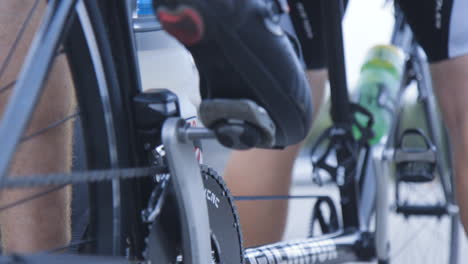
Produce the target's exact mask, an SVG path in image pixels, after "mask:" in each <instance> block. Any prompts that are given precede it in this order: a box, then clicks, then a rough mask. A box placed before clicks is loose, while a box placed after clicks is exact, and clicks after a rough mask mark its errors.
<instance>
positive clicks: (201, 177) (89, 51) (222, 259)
mask: <svg viewBox="0 0 468 264" xmlns="http://www.w3.org/2000/svg"><path fill="white" fill-rule="evenodd" d="M324 2H325V3H326V4H325V5H324V10H323V13H324V17H325V18H326V20H325V21H326V23H325V25H327V27H329V28H328V29H329V30H327V31H326V32H330V34H327V36H326V39H327V42H328V43H332V44H333V45H331V46H330V49H329V50H328V53H329V58H330V61H331V62H334V63H331V65H332V67H330V69H329V71H330V81H331V86H332V101H333V104H332V105H333V109H332V113H333V119H334V122H335V124H336V125H335V126H334V127H333V128H332V129H330V130H329V133H331V135H330V134H327V135H326V137H330V136H332V137H331V139H332V142H333V143H334V144H338V145H335V146H334V147H335V148H337V149H338V151H337V153H338V155H337V156H338V163H339V164H341V163H342V162H346V161H350V162H347V164H346V166H344V167H343V168H344V169H345V170H342V169H339V168H337V169H336V172H335V173H334V175H341V176H340V177H343V178H344V184H343V185H341V186H340V190H341V195H342V197H341V202H342V205H341V208H342V214H343V223H342V225H339V224H338V223H336V224H334V225H333V226H328V227H331V229H329V230H328V231H326V230H322V231H324V233H327V234H325V235H324V236H322V237H315V238H309V239H305V240H300V241H295V242H280V243H276V244H273V245H266V246H262V247H258V248H251V249H247V250H245V251H243V248H242V239H241V235H240V227H239V221H238V219H237V214H236V209H235V205H234V198H233V197H231V196H230V194H229V191H228V189H227V188H226V187H225V186H224V184H223V181H222V179H221V178H219V177H218V176H216V175H215V173H214V172H213V171H212V170H211V169H207V168H202V169H201V170H200V166H199V163H198V161H197V159H196V157H195V155H194V144H193V142H194V141H195V143H196V142H197V141H199V140H201V139H213V138H215V135H214V133H213V132H212V131H210V130H208V129H204V128H197V127H190V126H188V125H187V123H186V121H185V120H184V119H182V118H180V117H179V115H180V109H179V106H178V103H177V97H176V96H175V95H174V94H173V93H171V92H169V91H167V90H164V89H160V90H156V91H153V92H151V93H146V94H142V93H140V91H139V90H138V87H141V85H140V83H139V82H140V79H139V75H138V69H137V65H138V64H137V63H136V57H135V53H134V50H135V49H134V47H135V43H134V42H133V41H134V39H133V37H132V36H133V31H132V25H133V21H132V11H133V10H132V8H131V5H130V4H129V3H130V2H125V1H111V0H103V1H100V2H98V1H93V0H62V1H49V3H48V9H47V10H48V11H47V13H46V15H45V17H44V22H43V27H41V28H40V30H39V31H38V33H37V37H36V41H35V42H34V44H33V46H32V48H31V50H30V53H29V54H30V55H29V59H28V60H27V61H26V62H25V64H24V67H23V70H22V72H21V74H20V76H19V78H18V80H17V81H16V82H15V83H14V84H12V85H9V86H7V87H3V88H0V92H4V91H6V90H7V89H10V87H12V86H15V91H14V94H13V95H12V97H11V99H10V100H11V102H10V103H9V105H8V108H7V111H6V112H5V114H4V117H3V119H2V123H1V126H0V138H2V139H3V140H4V141H2V144H3V149H2V153H1V154H0V175H1V176H2V177H3V178H0V179H1V186H2V188H10V187H29V186H44V185H46V186H48V185H54V186H56V187H51V188H50V189H49V190H48V191H46V192H42V193H38V194H37V195H35V196H33V197H29V198H27V199H24V200H23V201H19V202H18V203H22V202H25V201H27V200H30V199H34V198H36V197H38V196H41V195H45V194H46V193H49V192H51V191H54V190H57V189H59V188H62V187H63V186H64V185H67V184H71V183H77V182H82V183H87V184H88V185H89V200H90V204H89V207H90V214H89V219H88V220H89V225H88V227H87V230H86V232H85V234H84V236H83V238H82V239H80V240H78V241H75V243H74V244H73V245H70V246H73V247H75V248H77V249H76V251H77V252H78V253H80V254H85V256H80V255H60V256H57V255H50V254H39V255H31V256H28V255H25V256H3V257H1V261H4V262H7V263H14V262H22V263H28V262H31V263H34V262H40V263H42V262H47V263H54V262H56V263H63V262H65V261H67V262H69V263H81V262H83V261H86V262H90V263H91V262H95V263H129V262H130V263H139V262H140V263H145V262H146V263H148V262H151V263H158V262H164V263H166V262H169V263H176V262H184V263H209V262H214V263H242V262H245V263H263V262H266V261H269V262H272V263H289V262H294V261H298V260H301V261H308V262H310V263H339V262H343V261H354V260H360V261H363V260H372V259H374V258H376V257H377V258H378V259H379V261H381V263H386V261H388V258H387V257H388V255H387V253H388V252H387V248H386V247H387V243H386V239H385V233H382V232H384V231H385V227H383V226H384V224H385V223H384V222H383V221H384V220H385V219H386V216H385V214H386V211H387V210H386V208H387V207H386V206H387V202H386V200H385V199H382V197H383V196H379V195H377V194H382V193H384V191H385V186H386V184H385V182H377V183H376V182H375V181H380V180H382V179H384V177H370V176H368V175H374V174H367V173H366V172H367V170H366V169H365V168H367V166H368V165H369V166H370V163H371V162H372V158H373V156H372V155H371V154H372V153H371V148H370V147H369V146H368V145H366V144H365V143H364V142H360V143H359V144H357V142H355V141H354V140H353V138H352V137H350V135H349V129H350V125H351V124H352V119H351V117H350V115H349V113H350V111H348V110H350V109H351V108H353V109H354V108H356V109H358V111H359V110H362V109H360V108H358V107H354V106H352V105H351V104H350V103H349V99H348V96H347V89H346V79H345V77H344V76H345V75H344V73H345V71H344V61H343V60H344V54H343V47H342V35H341V23H340V21H341V12H340V1H324ZM19 38H21V36H20V37H19ZM61 47H63V49H62V48H61ZM62 53H66V54H67V56H68V58H69V63H70V68H71V71H72V73H73V77H74V78H73V80H74V83H75V86H76V87H77V89H76V93H77V98H78V103H79V112H78V113H75V114H73V115H71V116H68V117H66V118H65V119H63V120H58V121H57V122H55V123H54V124H51V125H50V126H48V127H46V128H44V130H41V131H38V132H36V133H34V134H32V135H28V136H27V137H26V138H22V136H21V135H22V131H23V130H24V128H25V126H26V123H27V121H28V119H29V116H30V114H31V112H32V111H33V108H34V105H35V102H36V101H37V98H38V96H39V94H40V92H41V89H42V88H43V86H44V83H45V80H46V77H47V73H48V70H49V69H50V67H51V65H52V63H53V60H54V58H55V57H56V56H57V55H60V54H62ZM26 87H27V89H25V88H26ZM20 100H21V104H18V102H20ZM338 106H339V107H338ZM363 112H364V113H365V111H363ZM77 116H79V117H80V121H81V125H82V132H83V138H84V143H85V151H86V169H87V170H88V171H77V172H72V173H69V174H48V175H42V177H31V176H29V177H27V176H24V177H16V178H6V177H5V175H6V173H7V170H8V167H9V162H10V160H11V158H12V155H13V153H14V151H15V148H16V147H17V145H18V144H19V143H20V142H21V141H22V140H27V139H28V138H31V136H34V135H37V134H39V133H44V131H46V130H47V129H48V128H52V127H56V126H59V125H60V124H63V123H64V122H67V121H68V120H70V119H74V118H76V117H77ZM348 143H351V144H348ZM196 145H197V144H195V147H196ZM162 146H163V147H162ZM338 146H351V148H348V149H346V148H338ZM356 153H357V154H359V155H358V156H359V158H358V159H356V158H355V155H354V154H356ZM350 158H352V159H351V160H350ZM179 164H184V166H178V165H179ZM377 164H378V163H377V160H376V165H377ZM348 166H349V167H348ZM343 173H344V174H343ZM356 175H359V176H361V177H360V180H359V181H357V177H356ZM348 180H349V181H348ZM364 186H371V187H372V186H374V187H373V188H371V187H369V188H368V187H366V188H364ZM359 187H361V188H359ZM203 190H205V191H203ZM266 198H269V197H266ZM315 198H319V200H321V201H324V203H327V199H328V197H327V196H320V197H317V196H315ZM377 198H378V199H377ZM205 201H207V202H205ZM18 203H15V204H11V205H7V206H4V207H2V208H0V210H6V209H7V208H10V207H12V206H15V205H16V204H18ZM375 203H377V204H378V205H379V206H376V208H377V209H379V208H380V209H382V210H381V211H377V212H376V214H377V216H376V228H375V231H374V228H373V227H372V225H371V219H372V218H373V216H374V207H375V206H374V204H375ZM329 204H330V203H329ZM111 205H112V206H111ZM220 208H221V209H220ZM360 208H367V210H360ZM218 209H220V210H219V212H221V213H219V214H220V216H222V217H225V218H223V221H211V220H212V219H213V217H212V215H211V214H213V212H218ZM361 219H363V220H361ZM110 223H112V224H110ZM379 227H380V228H379ZM220 230H221V231H220ZM220 232H223V233H220ZM379 232H380V233H379ZM110 234H112V235H110ZM220 234H222V235H220ZM226 238H229V239H226ZM375 241H376V245H374V243H375ZM55 250H63V249H55ZM52 251H54V250H52ZM47 253H51V252H47ZM94 255H104V256H94ZM106 256H107V257H106ZM452 263H455V262H452Z"/></svg>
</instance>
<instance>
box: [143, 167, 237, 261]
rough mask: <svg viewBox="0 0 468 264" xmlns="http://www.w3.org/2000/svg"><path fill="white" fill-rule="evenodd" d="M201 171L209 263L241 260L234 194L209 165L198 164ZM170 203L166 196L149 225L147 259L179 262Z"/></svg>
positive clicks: (172, 201)
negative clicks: (206, 219)
mask: <svg viewBox="0 0 468 264" xmlns="http://www.w3.org/2000/svg"><path fill="white" fill-rule="evenodd" d="M201 175H202V177H203V185H204V187H205V197H206V201H207V206H208V213H209V219H210V228H211V245H212V259H213V262H212V263H223V264H230V263H233V264H234V263H235V264H239V263H243V247H242V233H241V230H240V226H239V217H238V214H237V209H236V206H235V204H234V198H233V197H232V196H231V194H230V192H229V190H228V189H227V187H226V184H225V182H224V180H223V179H222V177H220V176H219V175H218V174H217V173H216V172H215V171H214V170H213V169H211V168H209V167H207V166H204V165H202V166H201ZM174 203H175V199H174V198H173V197H172V198H171V197H168V199H167V201H166V202H165V205H164V209H163V212H161V215H160V216H159V217H158V219H156V220H155V222H154V223H153V224H152V225H151V228H150V232H149V237H148V239H147V240H146V242H147V250H146V258H147V259H148V260H150V261H151V263H178V262H183V260H182V258H181V256H180V255H181V249H180V231H179V228H178V226H179V223H178V222H177V221H176V219H177V215H176V213H175V212H174V211H175V210H174V209H173V208H176V207H175V204H174ZM169 208H172V210H170V209H169Z"/></svg>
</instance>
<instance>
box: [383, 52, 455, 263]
mask: <svg viewBox="0 0 468 264" xmlns="http://www.w3.org/2000/svg"><path fill="white" fill-rule="evenodd" d="M408 65H409V67H407V69H406V71H407V72H408V73H409V74H405V75H404V76H409V77H410V79H409V80H408V82H406V83H414V84H415V85H416V86H417V88H418V91H419V101H420V103H421V104H422V109H419V111H422V112H423V114H424V116H425V119H426V120H425V121H426V122H425V126H426V129H425V130H426V131H427V132H426V133H427V134H428V135H429V137H430V138H431V140H432V142H433V143H434V144H435V145H436V146H437V153H436V155H437V169H436V171H435V174H436V178H435V179H434V180H433V181H431V182H427V183H409V182H402V183H400V184H399V186H398V187H397V186H393V188H395V191H396V188H399V199H398V200H400V202H399V204H400V205H401V209H404V208H407V209H410V210H406V211H405V210H398V209H397V210H396V211H395V212H393V213H392V214H390V219H389V224H390V226H389V229H390V232H389V233H390V242H391V249H390V259H391V262H392V263H450V264H455V263H458V262H457V261H458V246H459V245H458V239H459V223H458V213H457V211H456V207H455V206H454V192H453V184H452V180H451V179H452V177H453V175H452V172H451V170H450V166H448V164H449V163H448V162H449V159H448V157H447V155H446V153H447V151H448V149H447V148H445V146H444V145H443V144H442V142H443V131H441V129H440V128H441V127H442V126H441V125H438V124H441V119H440V118H439V117H438V108H437V104H436V101H435V98H434V95H433V93H432V85H431V76H430V73H429V69H428V64H427V61H426V60H425V58H424V55H423V54H422V52H421V51H420V49H419V48H418V47H417V46H416V45H413V49H412V50H411V54H410V58H409V64H408ZM413 110H414V109H413ZM403 116H404V115H403ZM395 200H396V198H395ZM427 209H430V210H427ZM418 211H419V213H418Z"/></svg>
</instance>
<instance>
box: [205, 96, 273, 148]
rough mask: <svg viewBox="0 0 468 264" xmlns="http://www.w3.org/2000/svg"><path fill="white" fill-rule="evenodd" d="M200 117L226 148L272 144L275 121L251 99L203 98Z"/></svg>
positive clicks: (266, 146) (265, 146) (268, 146)
mask: <svg viewBox="0 0 468 264" xmlns="http://www.w3.org/2000/svg"><path fill="white" fill-rule="evenodd" d="M200 117H201V120H202V122H203V124H204V125H205V126H206V127H208V128H211V129H213V130H214V132H215V134H216V137H217V139H218V140H219V142H220V143H221V144H223V145H224V146H226V147H229V148H234V149H248V148H252V147H260V148H261V147H264V148H271V147H272V146H274V142H275V133H276V126H275V123H274V122H273V121H272V120H271V118H270V116H269V115H268V113H267V112H266V110H265V109H264V108H263V107H261V106H259V105H257V104H256V103H255V102H253V101H251V100H247V99H209V100H204V101H203V102H202V103H201V105H200Z"/></svg>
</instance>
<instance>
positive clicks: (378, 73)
mask: <svg viewBox="0 0 468 264" xmlns="http://www.w3.org/2000/svg"><path fill="white" fill-rule="evenodd" d="M403 64H404V56H403V52H402V51H401V50H400V49H398V48H397V47H395V46H391V45H378V46H375V47H373V48H371V49H370V50H369V52H368V54H367V57H366V59H365V61H364V64H363V65H362V67H361V74H360V76H359V81H358V83H357V89H356V90H357V92H358V96H357V98H358V99H357V100H358V103H359V104H360V105H361V106H363V107H364V108H366V109H367V110H368V111H369V112H371V113H372V116H373V118H374V124H373V126H372V131H373V134H374V137H373V138H371V139H370V141H369V143H370V144H371V145H373V144H376V143H379V142H380V141H381V140H382V138H383V137H384V136H385V135H387V134H388V133H389V130H390V126H391V122H392V117H393V113H394V112H395V110H396V109H395V108H396V105H397V102H396V100H397V98H396V97H397V94H398V90H399V87H400V82H401V77H402V72H403ZM356 120H357V122H358V123H359V124H361V125H364V126H365V124H366V123H367V121H368V118H367V117H365V116H363V115H357V116H356ZM353 135H354V137H355V138H356V139H360V137H361V133H360V131H359V129H357V127H353Z"/></svg>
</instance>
